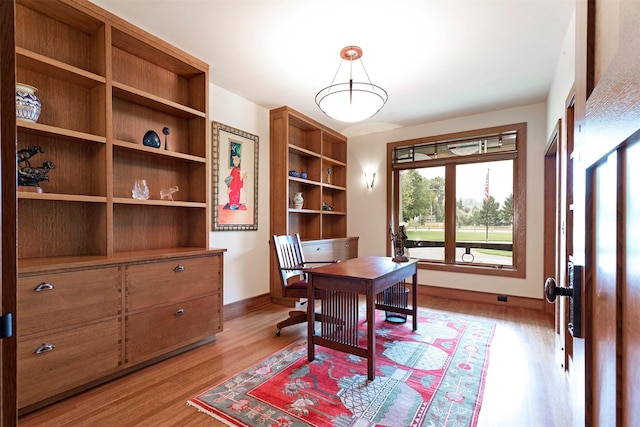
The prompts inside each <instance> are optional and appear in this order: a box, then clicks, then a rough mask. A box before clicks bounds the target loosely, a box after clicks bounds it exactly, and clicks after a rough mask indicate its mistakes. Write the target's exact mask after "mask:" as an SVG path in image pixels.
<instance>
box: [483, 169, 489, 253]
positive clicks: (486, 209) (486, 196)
mask: <svg viewBox="0 0 640 427" xmlns="http://www.w3.org/2000/svg"><path fill="white" fill-rule="evenodd" d="M484 203H485V206H484V216H485V217H484V224H485V232H484V233H485V234H484V242H485V243H489V168H487V179H486V180H485V181H484Z"/></svg>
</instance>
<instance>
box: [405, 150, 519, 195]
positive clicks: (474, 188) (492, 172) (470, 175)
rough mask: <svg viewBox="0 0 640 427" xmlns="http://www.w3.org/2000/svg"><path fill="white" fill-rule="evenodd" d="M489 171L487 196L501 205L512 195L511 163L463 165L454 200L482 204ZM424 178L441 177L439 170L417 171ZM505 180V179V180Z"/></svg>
mask: <svg viewBox="0 0 640 427" xmlns="http://www.w3.org/2000/svg"><path fill="white" fill-rule="evenodd" d="M487 169H489V195H490V196H493V198H494V199H495V200H496V202H498V203H500V204H502V203H503V202H504V200H505V199H506V198H507V197H509V195H511V194H512V193H513V180H512V179H511V177H512V176H513V171H512V163H511V162H505V161H500V162H485V163H470V164H466V165H464V171H465V173H464V174H458V176H457V182H456V184H457V185H456V199H458V200H460V199H474V200H477V201H479V202H482V200H483V199H484V186H485V181H486V178H487ZM417 170H418V171H419V172H420V174H421V175H422V176H424V177H425V178H429V179H431V178H434V177H436V176H441V174H442V169H441V168H421V169H417ZM505 178H507V179H505Z"/></svg>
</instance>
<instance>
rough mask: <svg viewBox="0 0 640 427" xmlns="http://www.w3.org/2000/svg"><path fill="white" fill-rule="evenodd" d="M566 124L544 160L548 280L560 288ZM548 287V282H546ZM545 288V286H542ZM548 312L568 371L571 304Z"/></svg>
mask: <svg viewBox="0 0 640 427" xmlns="http://www.w3.org/2000/svg"><path fill="white" fill-rule="evenodd" d="M561 130H562V120H558V123H557V125H556V127H555V128H554V130H553V134H552V135H551V139H550V140H549V143H548V144H547V149H546V152H545V157H544V253H545V257H544V266H543V269H544V277H545V278H547V279H549V278H552V279H553V280H554V281H555V283H557V285H558V286H562V287H565V286H566V285H565V278H564V276H565V274H564V269H563V268H562V266H563V265H564V264H565V256H564V246H565V245H564V239H563V238H562V237H563V236H564V227H563V225H562V224H563V221H564V216H565V215H564V212H563V209H562V206H563V204H562V201H563V200H564V196H563V194H564V193H565V187H564V182H563V175H564V174H563V173H562V164H563V158H564V156H565V154H564V144H563V143H562V138H560V135H561ZM545 283H546V281H545ZM541 285H542V284H541ZM546 307H547V310H549V311H551V310H554V307H555V329H556V348H555V350H556V355H557V357H556V360H557V363H558V366H560V367H562V368H563V369H566V366H567V363H566V358H567V354H566V348H567V346H566V343H565V342H566V340H568V339H570V336H569V334H568V332H567V323H568V322H567V301H566V298H560V299H558V300H556V302H555V306H554V305H547V306H546Z"/></svg>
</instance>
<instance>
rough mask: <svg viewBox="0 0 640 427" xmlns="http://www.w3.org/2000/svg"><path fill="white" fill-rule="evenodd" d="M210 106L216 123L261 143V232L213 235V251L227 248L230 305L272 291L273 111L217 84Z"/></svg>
mask: <svg viewBox="0 0 640 427" xmlns="http://www.w3.org/2000/svg"><path fill="white" fill-rule="evenodd" d="M209 104H210V106H209V118H210V119H211V120H212V121H214V122H218V123H223V124H225V125H227V126H231V127H234V128H236V129H240V130H243V131H245V132H248V133H250V134H253V135H257V136H258V144H259V153H258V176H259V178H258V230H257V231H213V232H211V236H210V246H211V247H212V248H226V249H227V252H226V253H225V254H224V304H230V303H232V302H236V301H241V300H243V299H247V298H251V297H254V296H257V295H262V294H266V293H268V292H269V181H270V179H269V152H270V150H269V110H267V109H265V108H262V107H260V106H258V105H257V104H254V103H253V102H250V101H247V100H246V99H244V98H241V97H239V96H237V95H235V94H233V93H232V92H229V91H227V90H225V89H222V88H220V87H218V86H215V85H213V84H210V85H209ZM213 204H214V200H213V199H212V200H211V205H212V206H213ZM211 226H212V227H213V223H212V224H211Z"/></svg>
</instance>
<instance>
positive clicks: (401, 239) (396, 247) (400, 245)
mask: <svg viewBox="0 0 640 427" xmlns="http://www.w3.org/2000/svg"><path fill="white" fill-rule="evenodd" d="M389 234H391V242H393V261H395V262H407V261H409V258H408V257H407V256H406V255H405V254H404V248H405V246H406V243H407V233H405V231H404V225H401V226H400V227H399V228H398V232H397V233H395V234H394V233H393V230H392V228H391V225H389Z"/></svg>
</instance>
